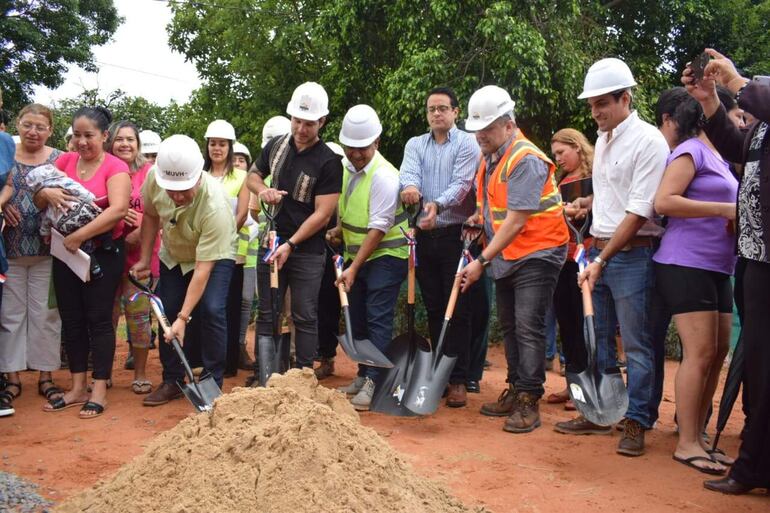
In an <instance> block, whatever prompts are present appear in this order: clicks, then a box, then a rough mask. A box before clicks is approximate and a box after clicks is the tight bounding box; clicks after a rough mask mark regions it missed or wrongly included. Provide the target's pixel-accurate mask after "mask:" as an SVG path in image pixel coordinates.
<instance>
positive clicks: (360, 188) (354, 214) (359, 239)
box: [339, 151, 409, 262]
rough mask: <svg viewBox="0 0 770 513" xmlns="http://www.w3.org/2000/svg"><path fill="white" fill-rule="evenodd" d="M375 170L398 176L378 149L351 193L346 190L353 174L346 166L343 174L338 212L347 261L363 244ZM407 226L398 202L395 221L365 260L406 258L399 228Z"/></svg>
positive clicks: (405, 246) (406, 247) (402, 236)
mask: <svg viewBox="0 0 770 513" xmlns="http://www.w3.org/2000/svg"><path fill="white" fill-rule="evenodd" d="M377 170H380V172H387V173H393V174H395V175H398V170H397V169H396V168H395V167H393V165H392V164H391V163H390V162H388V161H387V160H385V158H384V157H383V156H382V155H381V154H380V152H379V151H378V152H376V153H375V154H374V159H373V161H372V166H371V168H370V169H369V171H367V172H366V173H364V176H363V177H362V178H360V179H359V180H358V183H357V184H356V188H355V189H354V190H353V192H351V193H350V194H347V190H348V187H349V186H350V178H351V175H352V173H351V172H350V171H349V170H348V169H345V170H344V173H343V175H342V194H341V195H340V201H339V215H340V222H341V224H342V240H343V241H345V260H346V261H348V260H352V259H353V258H355V256H356V253H358V250H359V249H361V244H363V242H364V239H365V238H366V235H367V233H369V228H367V225H368V224H369V197H370V195H371V189H372V178H373V177H374V173H375V172H376V171H377ZM407 227H408V225H407V214H406V212H404V208H403V206H401V204H400V203H399V205H398V207H397V208H396V214H395V223H394V224H393V226H392V227H391V228H390V230H389V231H388V233H386V234H385V236H384V237H383V238H382V240H381V241H380V243H379V244H378V245H377V249H375V250H374V252H372V254H371V255H369V258H368V259H367V262H368V261H369V260H374V259H375V258H378V257H381V256H385V255H390V256H394V257H396V258H404V259H406V258H409V247H408V245H407V240H406V237H404V234H403V233H402V232H401V228H403V229H404V230H405V231H406V229H407Z"/></svg>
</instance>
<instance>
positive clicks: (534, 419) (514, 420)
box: [503, 392, 540, 433]
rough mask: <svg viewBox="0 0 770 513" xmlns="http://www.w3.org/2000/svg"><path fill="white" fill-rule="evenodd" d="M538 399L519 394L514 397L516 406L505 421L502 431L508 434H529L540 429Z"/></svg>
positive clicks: (533, 395)
mask: <svg viewBox="0 0 770 513" xmlns="http://www.w3.org/2000/svg"><path fill="white" fill-rule="evenodd" d="M538 399H540V398H539V397H538V396H536V395H535V394H530V393H529V392H519V393H518V395H517V396H516V404H515V406H514V409H513V413H512V414H511V416H510V417H508V418H507V419H505V424H503V431H507V432H509V433H529V432H530V431H534V430H535V428H538V427H540V411H539V409H538Z"/></svg>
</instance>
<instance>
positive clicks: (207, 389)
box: [128, 273, 222, 412]
mask: <svg viewBox="0 0 770 513" xmlns="http://www.w3.org/2000/svg"><path fill="white" fill-rule="evenodd" d="M128 279H129V280H130V281H131V283H133V284H134V285H135V286H136V288H138V289H139V290H141V291H142V292H141V294H143V295H145V296H147V298H148V299H149V300H150V307H151V308H152V313H153V314H155V318H156V319H158V322H159V323H160V327H161V328H162V329H163V333H166V334H168V333H170V332H171V325H170V324H169V322H168V319H167V318H166V313H165V312H164V310H163V303H162V302H161V301H160V298H159V297H158V296H156V295H155V294H153V293H152V291H151V290H150V288H149V287H148V286H146V285H144V284H142V283H141V282H140V281H139V280H137V279H136V278H134V276H132V275H131V274H130V273H129V275H128ZM135 298H136V296H134V297H133V298H132V300H134V299H135ZM171 346H172V347H173V348H174V351H176V354H177V356H178V357H179V360H180V361H181V362H182V365H183V366H184V372H185V374H186V375H187V379H188V380H189V383H186V384H182V383H178V385H179V388H180V389H181V390H182V393H183V394H184V395H185V397H187V400H188V401H190V402H191V403H192V405H193V406H194V407H195V409H196V410H198V411H199V412H203V411H209V410H211V408H212V407H213V405H214V399H216V398H217V397H219V396H220V395H222V390H220V388H219V385H217V382H216V381H214V377H213V376H211V375H208V376H201V378H200V380H199V381H198V382H197V383H196V382H195V376H194V375H193V372H192V369H191V368H190V364H189V363H188V361H187V358H186V357H185V354H184V351H183V350H182V346H181V344H180V343H179V340H177V338H176V337H174V338H173V339H172V340H171Z"/></svg>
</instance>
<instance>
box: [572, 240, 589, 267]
mask: <svg viewBox="0 0 770 513" xmlns="http://www.w3.org/2000/svg"><path fill="white" fill-rule="evenodd" d="M573 258H574V259H575V262H577V265H578V269H579V270H580V272H581V273H582V272H583V271H584V270H585V268H586V267H588V258H586V248H585V246H583V244H578V245H577V249H576V250H575V256H574V257H573Z"/></svg>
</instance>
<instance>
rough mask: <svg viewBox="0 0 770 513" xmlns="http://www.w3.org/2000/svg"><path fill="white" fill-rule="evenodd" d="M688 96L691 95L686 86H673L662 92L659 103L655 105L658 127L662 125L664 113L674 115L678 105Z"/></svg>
mask: <svg viewBox="0 0 770 513" xmlns="http://www.w3.org/2000/svg"><path fill="white" fill-rule="evenodd" d="M688 96H690V95H689V94H687V90H686V89H685V88H684V87H672V88H671V89H666V90H665V91H663V92H662V93H660V96H658V103H657V104H656V105H655V126H657V127H658V128H660V127H662V126H663V114H668V115H669V116H673V115H674V111H676V108H677V106H679V104H680V103H682V102H683V101H685V100H686V99H687V97H688Z"/></svg>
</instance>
